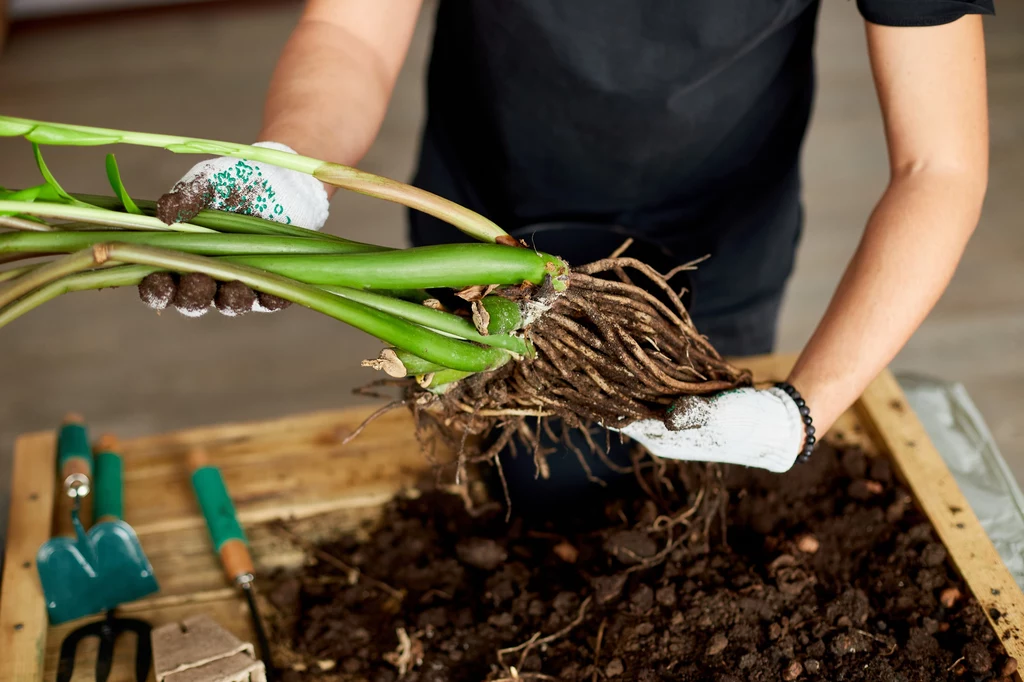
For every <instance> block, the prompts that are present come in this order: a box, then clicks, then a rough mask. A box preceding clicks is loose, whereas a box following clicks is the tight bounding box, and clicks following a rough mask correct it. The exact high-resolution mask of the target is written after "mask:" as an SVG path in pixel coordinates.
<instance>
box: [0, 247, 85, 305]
mask: <svg viewBox="0 0 1024 682" xmlns="http://www.w3.org/2000/svg"><path fill="white" fill-rule="evenodd" d="M99 264H100V263H98V262H96V260H95V259H94V258H93V254H92V251H79V252H78V253H73V254H71V255H70V256H64V257H63V258H58V259H56V260H52V261H50V262H49V263H44V264H43V265H40V266H39V267H38V268H33V269H32V270H31V271H29V272H28V273H26V274H25V275H23V276H21V277H19V278H17V279H15V280H12V281H10V282H8V283H6V284H5V285H3V286H0V308H3V307H5V306H7V305H9V304H10V303H12V302H14V301H16V300H17V299H19V298H21V297H22V296H24V295H25V294H27V293H29V292H30V291H33V290H34V289H38V288H39V287H42V286H45V285H47V284H49V283H50V282H53V281H55V280H58V279H60V278H61V277H65V276H67V275H73V274H75V273H77V272H81V271H83V270H88V269H89V268H92V267H95V266H96V265H99Z"/></svg>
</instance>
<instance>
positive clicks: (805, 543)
mask: <svg viewBox="0 0 1024 682" xmlns="http://www.w3.org/2000/svg"><path fill="white" fill-rule="evenodd" d="M796 547H797V549H799V550H800V551H801V552H803V553H804V554H814V553H816V552H817V551H818V550H819V549H820V548H821V543H820V542H818V538H816V537H814V536H813V535H810V534H807V535H801V536H800V539H799V540H797V541H796Z"/></svg>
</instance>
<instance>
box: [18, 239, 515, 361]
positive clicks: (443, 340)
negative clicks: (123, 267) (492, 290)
mask: <svg viewBox="0 0 1024 682" xmlns="http://www.w3.org/2000/svg"><path fill="white" fill-rule="evenodd" d="M106 262H118V263H134V264H138V265H152V266H155V267H157V268H160V269H165V270H171V271H174V272H203V273H206V274H207V275H210V276H211V277H213V278H214V279H217V280H220V281H233V280H238V281H240V282H242V283H243V284H245V285H247V286H249V287H251V288H253V289H255V290H257V291H262V292H265V293H268V294H272V295H274V296H279V297H281V298H284V299H287V300H289V301H292V302H294V303H298V304H299V305H302V306H305V307H307V308H311V309H313V310H316V311H317V312H320V313H323V314H325V315H328V316H330V317H333V318H334V319H336V320H340V321H342V322H345V323H346V324H349V325H351V326H353V327H356V328H357V329H361V330H362V331H365V332H367V333H368V334H371V335H373V336H375V337H377V338H378V339H381V340H382V341H384V342H386V343H389V344H391V345H393V346H395V347H396V348H401V349H402V350H405V351H408V352H410V353H413V354H414V355H417V356H419V357H421V358H423V359H425V360H428V361H430V362H433V363H436V364H438V365H442V366H444V367H449V368H452V369H459V370H462V371H466V372H483V371H487V370H491V369H495V368H497V367H500V366H501V365H503V364H504V363H506V362H507V361H508V360H509V359H510V358H511V355H510V354H509V353H508V352H507V351H505V350H502V349H499V348H492V347H485V346H478V345H475V344H472V343H469V342H467V341H462V340H458V339H453V338H451V337H449V336H445V335H443V334H439V333H437V332H434V331H430V330H428V329H425V328H423V327H420V326H418V325H415V324H413V323H411V322H408V321H406V320H402V319H399V318H396V317H394V316H393V315H389V314H387V313H384V312H381V311H379V310H374V309H373V308H370V307H368V306H365V305H362V304H360V303H356V302H354V301H348V300H345V299H343V298H341V297H339V296H336V295H334V294H332V293H329V292H326V291H323V290H321V289H318V288H316V287H313V286H309V285H307V284H303V283H301V282H296V281H293V280H290V279H287V278H285V277H281V276H278V275H274V274H271V273H268V272H263V271H260V270H256V269H254V268H250V267H246V266H244V265H235V264H231V263H228V262H225V261H224V260H221V259H213V258H207V257H205V256H193V255H189V254H183V253H179V252H176V251H170V250H167V249H156V248H152V247H148V246H137V245H132V244H117V243H114V244H98V245H96V246H94V247H93V248H92V249H89V250H85V251H80V252H78V253H75V254H71V255H68V256H63V257H61V258H59V259H57V260H55V261H53V262H51V263H48V264H47V265H45V266H43V267H41V268H39V269H38V270H35V271H33V272H31V273H29V274H28V275H26V276H25V277H23V278H21V279H18V280H14V281H13V282H10V283H8V285H7V287H5V288H4V289H0V307H2V306H6V305H8V304H10V303H11V302H12V301H13V300H14V298H15V297H16V296H14V294H17V296H21V295H24V294H25V293H28V291H30V290H32V289H35V288H38V287H41V286H44V285H46V284H49V283H50V282H52V281H54V280H56V279H58V278H60V277H63V276H65V275H69V274H73V273H75V272H79V271H82V270H85V269H88V268H90V267H95V266H96V265H100V264H103V263H106ZM23 280H27V281H25V282H23ZM30 285H31V286H30ZM8 287H10V288H8Z"/></svg>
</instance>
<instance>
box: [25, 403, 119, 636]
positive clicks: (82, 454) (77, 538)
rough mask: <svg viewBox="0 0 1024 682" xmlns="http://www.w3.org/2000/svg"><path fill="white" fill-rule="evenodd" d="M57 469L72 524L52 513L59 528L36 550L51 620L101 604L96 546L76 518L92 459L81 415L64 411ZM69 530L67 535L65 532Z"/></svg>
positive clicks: (89, 479) (70, 617)
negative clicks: (67, 413)
mask: <svg viewBox="0 0 1024 682" xmlns="http://www.w3.org/2000/svg"><path fill="white" fill-rule="evenodd" d="M56 454H57V470H58V472H59V477H60V479H59V480H60V485H61V487H62V489H63V490H64V492H65V494H66V495H67V496H68V497H70V498H71V499H72V500H73V506H72V508H71V515H70V521H71V529H70V530H69V531H68V532H66V533H65V532H62V530H63V529H64V528H65V525H66V524H65V517H64V516H63V514H61V515H60V516H58V518H57V526H58V529H60V530H58V533H57V537H54V538H52V539H50V540H49V541H47V542H46V543H44V544H43V546H42V547H40V548H39V551H38V552H37V553H36V569H37V570H38V572H39V581H40V582H41V583H42V587H43V594H44V595H45V596H46V608H47V612H48V613H49V617H50V622H51V623H53V624H57V623H63V622H64V621H68V620H73V619H75V618H81V617H83V616H88V615H92V614H94V613H99V612H100V611H102V610H103V599H102V592H101V590H100V579H99V576H98V574H97V572H96V565H97V561H96V552H95V548H94V547H93V543H92V540H91V539H90V538H89V537H88V535H87V534H86V532H85V528H84V527H83V526H82V520H81V508H82V498H84V497H85V496H86V495H88V494H89V492H90V490H91V488H92V473H93V471H92V470H93V459H92V451H91V450H90V448H89V437H88V433H87V432H86V429H85V425H84V423H83V420H82V418H81V417H80V416H78V415H75V414H69V415H68V416H67V417H65V419H64V423H63V425H62V426H61V429H60V432H59V434H58V436H57V453H56ZM68 536H70V537H68Z"/></svg>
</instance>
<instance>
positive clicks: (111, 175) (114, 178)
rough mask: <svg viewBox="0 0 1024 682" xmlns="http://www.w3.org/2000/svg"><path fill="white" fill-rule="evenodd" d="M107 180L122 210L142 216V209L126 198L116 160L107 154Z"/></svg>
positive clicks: (126, 194) (128, 197) (126, 192)
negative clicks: (119, 201) (122, 207)
mask: <svg viewBox="0 0 1024 682" xmlns="http://www.w3.org/2000/svg"><path fill="white" fill-rule="evenodd" d="M107 180H109V181H110V186H111V187H112V188H113V189H114V194H116V195H117V198H118V199H120V200H121V204H122V205H123V206H124V209H125V210H126V211H128V212H129V213H134V214H135V215H142V209H140V208H139V207H138V206H136V205H135V202H134V201H132V198H131V197H130V196H128V190H126V189H125V187H124V183H123V182H122V181H121V173H120V171H118V169H117V159H116V158H114V155H113V154H107Z"/></svg>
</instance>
